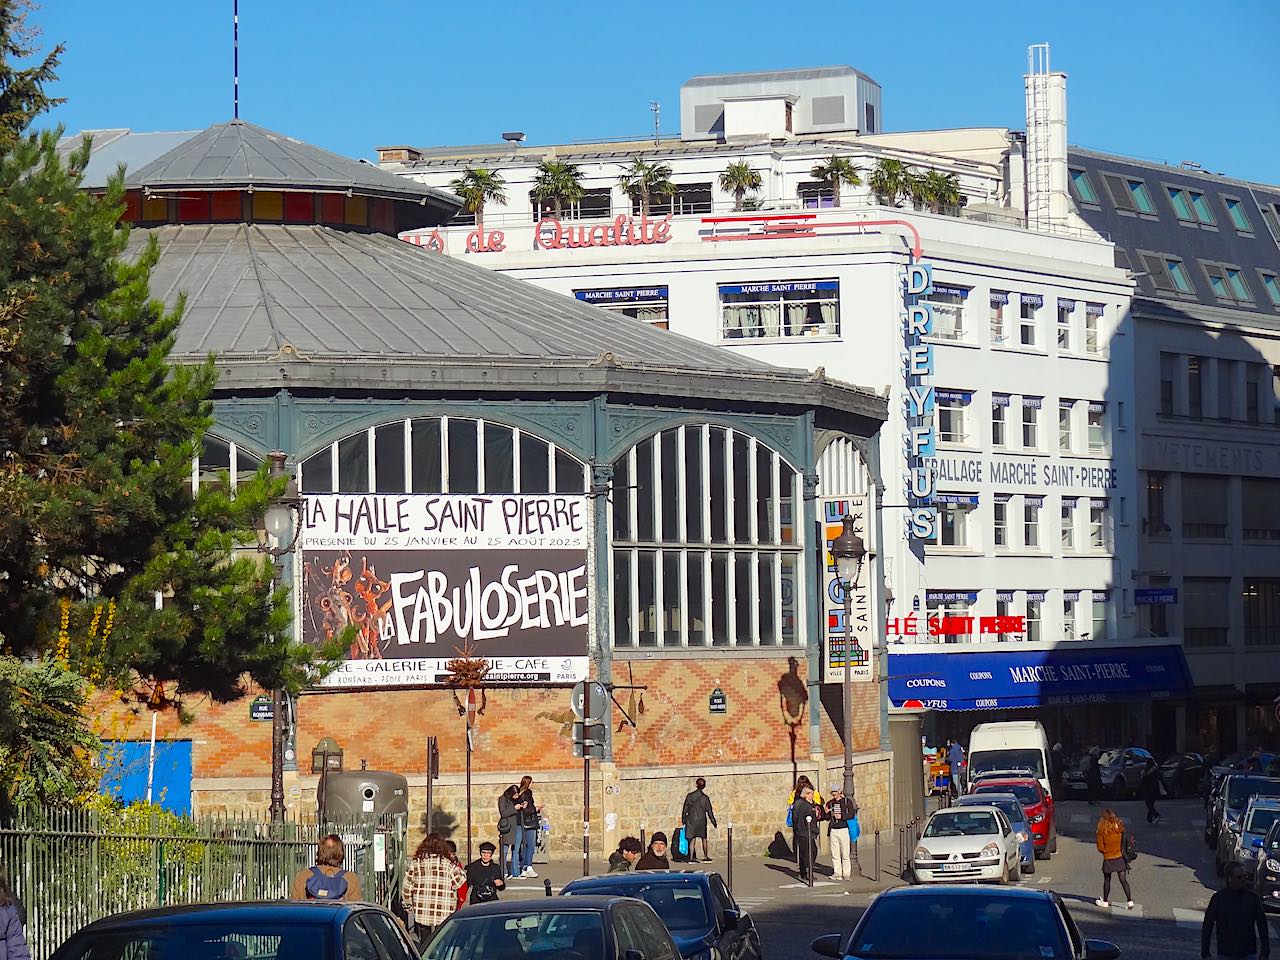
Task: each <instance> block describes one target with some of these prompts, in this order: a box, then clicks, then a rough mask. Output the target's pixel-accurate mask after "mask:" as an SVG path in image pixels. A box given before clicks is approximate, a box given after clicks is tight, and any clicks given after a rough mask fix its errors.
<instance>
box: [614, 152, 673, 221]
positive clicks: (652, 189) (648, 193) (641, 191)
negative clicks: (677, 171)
mask: <svg viewBox="0 0 1280 960" xmlns="http://www.w3.org/2000/svg"><path fill="white" fill-rule="evenodd" d="M618 186H620V187H622V189H623V190H624V191H625V192H626V194H627V196H629V197H630V198H631V199H632V201H633V202H635V203H639V204H640V212H641V213H642V214H644V215H645V216H648V215H649V204H650V202H651V201H652V200H653V198H654V197H670V196H672V195H673V194H675V192H676V185H675V184H674V183H672V182H671V166H670V165H669V164H665V163H649V162H648V161H647V160H640V159H637V160H634V161H633V162H632V163H631V165H630V166H627V167H624V168H623V170H622V176H620V177H619V178H618Z"/></svg>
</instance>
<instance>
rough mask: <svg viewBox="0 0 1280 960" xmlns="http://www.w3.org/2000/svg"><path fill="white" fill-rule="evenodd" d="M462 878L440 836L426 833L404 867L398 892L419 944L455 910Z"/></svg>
mask: <svg viewBox="0 0 1280 960" xmlns="http://www.w3.org/2000/svg"><path fill="white" fill-rule="evenodd" d="M466 881H467V875H466V873H465V872H463V869H462V867H460V866H458V864H457V863H456V862H454V860H453V857H452V856H450V853H449V847H448V845H447V844H446V843H445V840H444V837H442V836H440V834H438V833H430V834H427V837H426V839H424V840H423V841H422V843H420V844H418V849H417V850H415V851H414V853H413V859H412V860H410V861H409V866H408V867H407V868H406V869H405V872H404V884H403V886H402V887H401V891H400V893H401V896H402V897H403V899H404V906H405V910H406V912H407V913H408V914H409V916H411V917H412V918H413V922H414V925H415V928H416V932H417V935H418V942H419V943H426V942H427V940H429V939H430V938H431V934H432V933H434V932H435V928H436V927H438V926H440V924H442V923H444V922H445V920H447V919H448V918H449V914H451V913H453V911H454V910H456V909H457V907H458V891H459V890H461V889H462V885H463V884H464V883H466Z"/></svg>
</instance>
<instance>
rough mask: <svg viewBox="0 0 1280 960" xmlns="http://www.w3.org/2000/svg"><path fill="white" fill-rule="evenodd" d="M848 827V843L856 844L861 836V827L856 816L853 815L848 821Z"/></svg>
mask: <svg viewBox="0 0 1280 960" xmlns="http://www.w3.org/2000/svg"><path fill="white" fill-rule="evenodd" d="M848 826H849V842H850V843H857V842H858V838H859V837H860V836H862V827H861V826H860V825H859V823H858V815H857V814H856V813H855V814H854V815H853V816H852V817H850V818H849V820H848Z"/></svg>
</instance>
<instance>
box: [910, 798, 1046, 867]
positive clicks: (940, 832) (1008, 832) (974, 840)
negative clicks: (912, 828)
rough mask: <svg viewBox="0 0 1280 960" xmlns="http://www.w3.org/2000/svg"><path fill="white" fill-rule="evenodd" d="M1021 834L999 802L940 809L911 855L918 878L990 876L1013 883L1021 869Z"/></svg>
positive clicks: (926, 824) (927, 824)
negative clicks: (998, 805)
mask: <svg viewBox="0 0 1280 960" xmlns="http://www.w3.org/2000/svg"><path fill="white" fill-rule="evenodd" d="M1021 864H1022V857H1021V855H1020V853H1019V850H1018V835H1017V834H1016V833H1014V831H1013V827H1011V826H1010V825H1009V820H1008V818H1007V817H1005V815H1004V814H1003V813H1001V812H1000V810H998V809H997V808H996V807H977V806H974V807H967V806H966V807H947V808H946V809H943V810H935V811H934V812H933V813H932V814H930V815H929V819H928V820H927V821H925V825H924V832H923V833H921V834H920V843H919V844H918V845H917V847H916V850H915V856H914V857H912V864H911V866H912V875H913V879H914V881H915V882H916V883H955V882H956V881H958V880H987V881H995V882H996V883H1010V882H1012V881H1014V880H1016V879H1018V876H1019V874H1020V873H1021Z"/></svg>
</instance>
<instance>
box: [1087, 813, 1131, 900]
mask: <svg viewBox="0 0 1280 960" xmlns="http://www.w3.org/2000/svg"><path fill="white" fill-rule="evenodd" d="M1126 839H1127V838H1126V836H1125V826H1124V821H1123V820H1121V819H1120V818H1119V817H1117V816H1116V815H1115V812H1114V811H1113V810H1112V809H1111V808H1110V807H1108V808H1107V809H1105V810H1103V811H1102V816H1101V817H1100V818H1099V819H1098V831H1097V844H1098V852H1099V853H1101V854H1102V896H1101V897H1099V898H1098V899H1097V900H1095V901H1094V903H1096V904H1097V905H1098V906H1100V907H1109V906H1111V901H1110V897H1111V877H1112V876H1116V877H1118V878H1119V880H1120V886H1121V887H1122V888H1123V889H1124V895H1125V897H1126V898H1128V902H1127V903H1126V904H1125V906H1126V907H1127V908H1128V909H1130V910H1132V909H1133V891H1132V890H1130V889H1129V860H1128V858H1127V857H1126V853H1127V851H1126V849H1125V846H1126V843H1125V841H1126Z"/></svg>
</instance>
